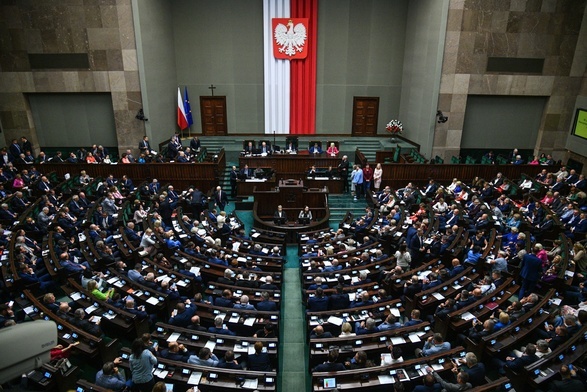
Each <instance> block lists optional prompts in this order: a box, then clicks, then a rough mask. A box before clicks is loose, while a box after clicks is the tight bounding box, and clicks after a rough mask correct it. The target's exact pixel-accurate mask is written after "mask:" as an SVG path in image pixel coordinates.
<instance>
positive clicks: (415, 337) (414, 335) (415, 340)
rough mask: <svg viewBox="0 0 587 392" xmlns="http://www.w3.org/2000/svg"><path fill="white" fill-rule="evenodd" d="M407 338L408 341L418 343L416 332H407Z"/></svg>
mask: <svg viewBox="0 0 587 392" xmlns="http://www.w3.org/2000/svg"><path fill="white" fill-rule="evenodd" d="M408 338H409V339H410V342H412V343H418V342H419V341H420V337H419V336H418V334H416V333H414V332H412V333H411V334H409V335H408Z"/></svg>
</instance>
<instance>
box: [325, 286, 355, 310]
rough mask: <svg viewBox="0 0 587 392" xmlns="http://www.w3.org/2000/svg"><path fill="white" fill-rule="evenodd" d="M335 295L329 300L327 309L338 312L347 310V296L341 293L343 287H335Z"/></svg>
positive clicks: (348, 304)
mask: <svg viewBox="0 0 587 392" xmlns="http://www.w3.org/2000/svg"><path fill="white" fill-rule="evenodd" d="M335 289H336V293H335V294H333V295H331V296H330V298H329V304H328V309H330V310H339V309H348V308H350V306H351V300H350V298H349V295H348V294H346V293H344V292H343V286H341V285H337V286H336V287H335Z"/></svg>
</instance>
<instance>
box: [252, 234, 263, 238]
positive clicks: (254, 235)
mask: <svg viewBox="0 0 587 392" xmlns="http://www.w3.org/2000/svg"><path fill="white" fill-rule="evenodd" d="M260 235H261V233H255V234H253V235H252V236H251V237H253V238H257V237H259V236H260Z"/></svg>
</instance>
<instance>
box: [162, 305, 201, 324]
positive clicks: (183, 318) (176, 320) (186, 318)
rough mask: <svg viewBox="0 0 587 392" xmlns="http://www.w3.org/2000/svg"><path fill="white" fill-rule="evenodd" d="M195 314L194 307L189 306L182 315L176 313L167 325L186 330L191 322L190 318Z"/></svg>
mask: <svg viewBox="0 0 587 392" xmlns="http://www.w3.org/2000/svg"><path fill="white" fill-rule="evenodd" d="M195 314H196V307H195V306H190V307H189V308H186V309H185V311H184V312H183V313H177V315H176V316H175V317H171V318H170V319H169V322H168V323H169V324H171V325H175V326H178V327H182V328H187V326H188V325H190V324H191V322H192V321H191V318H192V316H193V315H195Z"/></svg>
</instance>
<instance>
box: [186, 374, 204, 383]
mask: <svg viewBox="0 0 587 392" xmlns="http://www.w3.org/2000/svg"><path fill="white" fill-rule="evenodd" d="M201 378H202V372H192V374H190V378H189V379H188V384H189V385H198V384H199V383H200V379H201Z"/></svg>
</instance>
